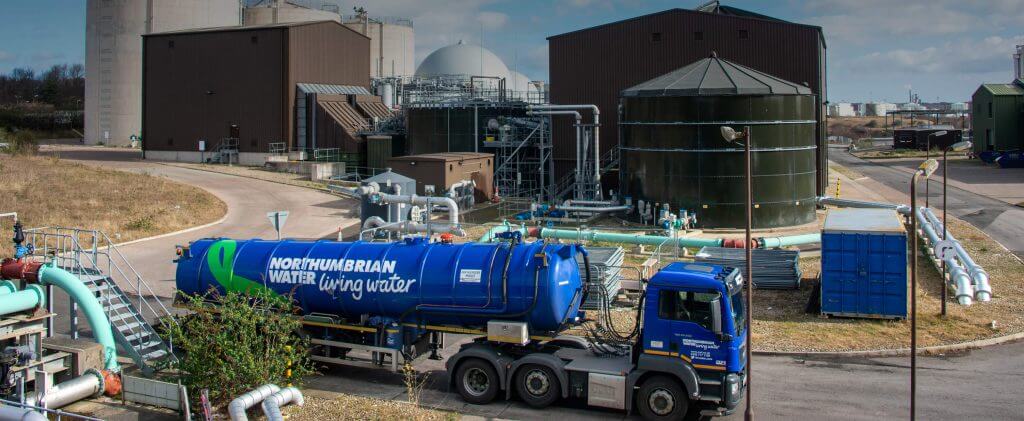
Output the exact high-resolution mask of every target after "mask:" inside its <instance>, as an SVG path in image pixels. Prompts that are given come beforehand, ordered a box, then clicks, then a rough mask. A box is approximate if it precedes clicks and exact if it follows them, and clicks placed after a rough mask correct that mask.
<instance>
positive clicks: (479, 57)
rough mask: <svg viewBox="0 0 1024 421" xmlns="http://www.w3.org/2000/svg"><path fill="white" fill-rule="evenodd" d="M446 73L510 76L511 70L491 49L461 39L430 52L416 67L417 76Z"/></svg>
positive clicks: (442, 74) (443, 74)
mask: <svg viewBox="0 0 1024 421" xmlns="http://www.w3.org/2000/svg"><path fill="white" fill-rule="evenodd" d="M445 75H462V76H467V77H468V76H494V77H508V76H509V70H508V67H507V66H505V62H503V61H502V60H501V59H500V58H498V56H497V55H495V54H494V53H492V52H491V51H490V50H488V49H486V48H484V47H481V46H479V45H469V44H466V43H464V42H462V41H459V43H458V44H454V45H449V46H447V47H441V48H439V49H437V50H435V51H434V52H433V53H430V55H428V56H427V58H425V59H423V62H422V63H420V65H419V67H417V68H416V76H421V77H430V76H445ZM506 83H507V82H506Z"/></svg>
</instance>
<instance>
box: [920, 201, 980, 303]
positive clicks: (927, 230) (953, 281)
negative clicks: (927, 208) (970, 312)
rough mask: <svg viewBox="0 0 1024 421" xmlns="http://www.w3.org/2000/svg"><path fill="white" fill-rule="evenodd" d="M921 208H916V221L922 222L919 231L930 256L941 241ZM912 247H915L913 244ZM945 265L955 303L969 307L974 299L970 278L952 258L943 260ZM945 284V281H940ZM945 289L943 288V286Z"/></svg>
mask: <svg viewBox="0 0 1024 421" xmlns="http://www.w3.org/2000/svg"><path fill="white" fill-rule="evenodd" d="M921 209H922V208H917V210H916V213H917V219H918V220H919V221H922V222H923V223H922V224H921V231H923V232H924V234H925V237H927V239H928V244H929V248H931V249H932V252H931V254H933V255H934V254H935V251H934V247H935V243H938V242H939V241H941V238H940V237H939V235H938V233H936V232H935V227H934V226H933V225H932V224H931V223H930V222H929V221H928V220H927V219H926V218H925V216H924V213H923V212H922V211H921ZM914 247H917V245H916V244H915V245H914ZM943 262H945V263H946V270H948V271H949V283H950V286H952V287H953V288H954V289H955V290H956V301H957V302H958V303H960V305H964V306H969V305H971V298H972V297H974V295H975V292H974V287H973V286H971V277H970V276H969V275H968V274H967V271H965V270H964V269H963V267H961V266H960V263H959V262H958V261H957V259H955V258H954V257H953V256H948V257H946V258H945V259H943ZM942 282H943V283H945V282H946V280H945V279H943V280H942ZM943 287H944V288H945V286H943Z"/></svg>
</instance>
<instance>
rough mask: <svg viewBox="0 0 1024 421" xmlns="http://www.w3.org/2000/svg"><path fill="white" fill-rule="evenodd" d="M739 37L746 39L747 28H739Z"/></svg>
mask: <svg viewBox="0 0 1024 421" xmlns="http://www.w3.org/2000/svg"><path fill="white" fill-rule="evenodd" d="M740 39H747V30H746V29H740Z"/></svg>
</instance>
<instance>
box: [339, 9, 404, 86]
mask: <svg viewBox="0 0 1024 421" xmlns="http://www.w3.org/2000/svg"><path fill="white" fill-rule="evenodd" d="M342 22H343V24H344V25H345V26H347V27H349V28H350V29H352V30H354V31H356V32H359V33H360V34H363V35H366V36H367V37H369V38H370V77H393V76H412V75H413V73H415V72H416V32H415V31H414V30H413V25H412V20H410V19H406V18H401V17H394V16H365V15H350V16H345V17H344V18H343V19H342Z"/></svg>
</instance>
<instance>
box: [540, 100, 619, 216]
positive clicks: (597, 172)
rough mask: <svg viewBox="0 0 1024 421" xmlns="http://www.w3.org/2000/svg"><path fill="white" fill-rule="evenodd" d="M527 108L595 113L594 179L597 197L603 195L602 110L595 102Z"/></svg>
mask: <svg viewBox="0 0 1024 421" xmlns="http://www.w3.org/2000/svg"><path fill="white" fill-rule="evenodd" d="M526 109H527V110H530V111H532V110H534V109H538V110H586V109H589V110H590V111H591V112H593V113H594V180H595V181H596V182H597V186H596V187H597V197H601V110H600V109H598V108H597V105H594V104H574V105H554V104H545V105H536V106H534V105H530V106H527V107H526Z"/></svg>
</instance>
